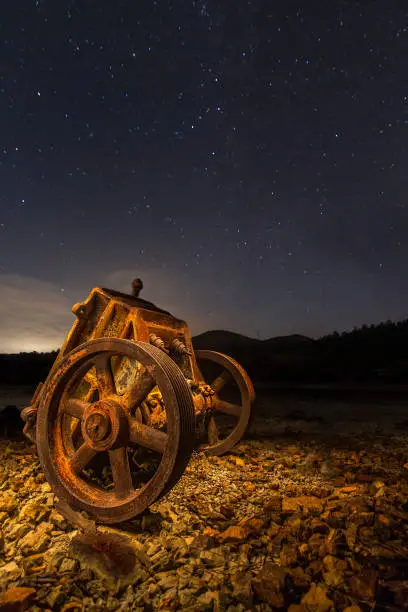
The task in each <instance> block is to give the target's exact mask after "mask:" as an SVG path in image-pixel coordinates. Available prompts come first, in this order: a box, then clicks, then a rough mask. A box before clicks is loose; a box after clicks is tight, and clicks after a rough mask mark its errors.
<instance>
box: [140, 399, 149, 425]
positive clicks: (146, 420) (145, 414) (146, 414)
mask: <svg viewBox="0 0 408 612" xmlns="http://www.w3.org/2000/svg"><path fill="white" fill-rule="evenodd" d="M140 408H141V411H142V415H143V420H144V424H145V425H149V423H150V410H149V408H148V407H147V405H146V402H142V405H141V406H140Z"/></svg>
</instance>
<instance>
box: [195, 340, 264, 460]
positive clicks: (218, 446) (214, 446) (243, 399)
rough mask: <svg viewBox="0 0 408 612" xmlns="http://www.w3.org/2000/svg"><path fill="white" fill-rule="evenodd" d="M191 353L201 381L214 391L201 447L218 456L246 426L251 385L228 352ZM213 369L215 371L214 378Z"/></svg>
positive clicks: (250, 400)
mask: <svg viewBox="0 0 408 612" xmlns="http://www.w3.org/2000/svg"><path fill="white" fill-rule="evenodd" d="M195 356H196V360H197V363H198V367H199V369H200V371H201V374H202V376H203V377H204V380H206V382H208V383H209V385H210V387H211V389H212V390H213V391H214V395H212V396H211V404H212V410H211V412H210V415H209V418H207V419H206V422H205V437H206V441H205V442H204V444H202V446H201V450H203V451H204V452H205V453H207V454H208V455H222V454H223V453H226V452H228V451H229V450H231V448H232V447H233V446H234V445H235V444H237V442H239V440H241V438H242V437H243V436H244V434H245V432H246V430H247V428H248V426H249V423H250V417H251V404H252V403H253V401H254V399H255V391H254V387H253V385H252V382H251V379H250V378H249V376H248V374H247V373H246V371H245V370H244V368H243V367H242V366H241V365H240V364H239V363H237V362H236V361H235V360H234V359H232V358H231V357H228V355H224V354H223V353H218V352H216V351H196V352H195ZM204 362H213V363H212V364H205V363H204ZM214 364H216V366H214ZM208 365H209V367H208ZM206 366H207V367H206ZM217 366H218V367H217ZM206 370H207V372H208V373H207V372H206ZM214 370H217V371H218V373H217V374H216V375H215V378H214ZM210 376H212V378H211V379H210ZM206 377H207V379H206ZM210 380H212V382H210Z"/></svg>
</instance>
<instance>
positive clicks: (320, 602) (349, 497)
mask: <svg viewBox="0 0 408 612" xmlns="http://www.w3.org/2000/svg"><path fill="white" fill-rule="evenodd" d="M297 417H299V415H297ZM291 422H292V425H291V426H290V427H289V426H286V427H285V428H284V430H282V431H280V432H279V433H277V434H276V435H274V437H273V438H269V439H268V438H265V437H264V435H265V430H266V429H267V427H266V426H265V424H264V425H263V428H262V427H261V428H260V430H261V434H258V435H257V436H255V437H252V439H251V438H249V439H248V440H246V441H245V442H244V443H241V444H240V445H238V446H237V447H236V448H235V449H234V451H233V452H232V453H230V454H229V455H227V456H224V457H222V458H217V457H206V456H204V455H199V454H197V455H195V456H194V457H193V459H192V461H191V463H190V466H189V467H188V469H187V470H186V473H185V475H184V476H183V478H182V479H181V480H180V482H179V483H178V485H177V486H176V487H175V488H174V489H173V490H172V491H171V492H170V494H169V495H168V496H167V497H165V498H164V499H163V500H161V501H160V502H158V503H156V504H155V505H154V506H152V508H151V512H149V513H147V514H146V515H145V516H143V517H141V518H138V519H137V520H134V521H131V522H129V523H127V524H126V525H124V526H123V527H122V528H121V529H110V528H109V529H107V528H102V527H100V528H99V529H98V531H99V536H93V535H92V534H88V535H86V534H85V535H84V534H82V533H79V532H78V530H74V529H73V528H72V527H71V526H70V525H69V524H68V523H67V521H66V520H65V519H64V517H63V516H62V515H61V514H60V513H59V512H58V511H57V510H56V509H55V506H54V504H55V498H54V495H53V493H52V491H51V489H50V487H49V485H48V483H47V482H46V481H45V478H44V476H43V474H42V471H41V468H40V465H39V463H38V460H37V457H36V454H35V448H34V447H33V446H32V445H30V444H29V443H26V442H24V441H21V440H18V441H13V442H10V441H2V442H0V598H1V599H0V610H2V611H4V610H23V609H29V610H32V611H34V612H35V611H39V610H62V611H64V612H67V611H70V612H71V611H76V610H87V611H88V610H89V611H91V610H135V611H136V610H137V611H138V610H140V611H142V610H152V611H153V610H179V609H183V610H191V611H192V610H197V611H199V610H203V611H205V610H214V611H223V610H225V611H228V612H244V611H249V610H257V611H259V612H267V611H269V610H276V609H282V610H289V611H290V612H302V611H305V612H306V611H317V612H326V611H331V610H347V612H358V611H359V610H362V611H364V610H367V611H368V610H390V611H392V610H404V609H408V432H407V431H406V430H404V427H405V426H406V424H405V425H404V424H401V426H400V427H395V428H394V429H395V431H394V432H393V433H392V432H391V433H390V432H387V434H386V435H385V434H384V433H382V432H379V431H375V430H371V429H369V430H368V431H366V432H365V433H361V432H359V433H358V434H350V433H348V434H347V436H345V435H342V434H341V433H339V432H336V435H334V434H332V433H330V434H329V433H328V432H327V429H326V431H324V429H325V428H324V426H323V427H322V431H321V432H320V433H319V432H317V433H311V432H310V431H309V432H308V433H306V434H305V433H302V431H300V430H299V429H296V427H294V426H293V422H294V421H293V418H292V421H291ZM331 431H333V430H331ZM262 432H263V433H262Z"/></svg>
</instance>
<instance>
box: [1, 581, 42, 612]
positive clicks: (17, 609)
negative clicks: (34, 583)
mask: <svg viewBox="0 0 408 612" xmlns="http://www.w3.org/2000/svg"><path fill="white" fill-rule="evenodd" d="M35 593H36V591H35V589H33V588H30V587H13V588H11V589H8V590H7V591H6V592H5V593H4V595H3V597H2V598H1V599H0V612H22V611H23V610H27V609H28V606H29V605H30V602H31V601H32V600H33V598H34V595H35Z"/></svg>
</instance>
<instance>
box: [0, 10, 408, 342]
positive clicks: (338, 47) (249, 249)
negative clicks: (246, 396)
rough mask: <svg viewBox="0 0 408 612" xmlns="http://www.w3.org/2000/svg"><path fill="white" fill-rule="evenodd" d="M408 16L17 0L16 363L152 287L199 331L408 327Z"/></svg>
mask: <svg viewBox="0 0 408 612" xmlns="http://www.w3.org/2000/svg"><path fill="white" fill-rule="evenodd" d="M404 4H405V3H403V2H399V3H398V2H396V3H391V2H389V0H387V1H376V0H371V1H370V2H345V1H343V2H336V1H332V2H326V1H325V2H323V1H321V2H316V1H310V2H304V3H301V2H297V3H292V2H289V1H287V2H271V1H266V0H265V1H264V2H262V1H261V0H251V1H247V2H243V1H242V0H235V2H227V1H225V0H224V1H222V0H220V1H218V2H215V1H210V0H208V1H207V2H206V1H204V0H202V1H197V2H192V1H186V2H184V1H182V0H180V1H179V2H171V1H164V0H163V1H159V0H157V1H156V2H154V1H152V0H148V1H143V0H138V1H137V2H136V1H131V0H128V1H120V0H115V1H114V2H113V1H109V2H107V1H104V0H99V1H91V0H89V1H85V0H82V1H71V2H66V1H63V0H58V1H56V0H37V1H35V0H30V1H29V0H17V1H16V2H7V3H4V5H3V7H2V12H1V18H0V130H1V132H0V133H1V140H0V185H1V187H0V297H1V300H0V352H1V351H3V352H6V351H10V352H18V351H21V350H34V349H36V350H48V349H50V348H54V347H57V346H58V345H59V343H60V342H61V341H62V340H63V338H64V336H65V335H66V333H67V331H68V329H69V328H70V326H71V324H72V322H73V320H74V317H73V315H72V313H71V306H72V304H73V303H74V302H76V301H80V300H83V299H85V298H86V296H87V294H88V292H89V290H90V289H91V288H92V287H93V286H96V285H105V286H110V287H111V288H116V289H120V290H130V283H131V280H132V279H133V278H134V277H136V276H140V277H141V278H142V279H143V281H144V285H145V287H144V290H143V292H142V294H141V297H144V298H145V299H149V300H151V301H154V302H156V303H157V304H158V305H159V306H161V307H163V308H165V309H168V310H170V311H171V312H173V314H175V315H176V316H179V317H180V318H183V319H185V320H187V321H188V322H189V323H190V325H191V328H192V332H193V333H199V332H202V331H205V330H208V329H218V328H224V329H230V330H232V331H237V332H240V333H244V334H247V335H251V336H254V337H260V338H266V337H270V336H275V335H282V334H289V333H304V334H307V335H310V336H313V337H318V336H320V335H322V334H325V333H329V332H331V331H333V330H335V329H336V330H338V331H343V330H347V329H352V328H353V327H354V326H359V325H361V324H363V323H378V322H380V321H382V320H386V319H393V320H397V319H403V318H406V317H407V316H408V308H407V303H408V283H407V279H406V262H407V255H408V236H407V232H408V208H407V193H408V129H407V128H408V68H407V66H408V43H407V41H408V31H407V29H408V8H407V7H405V8H393V7H398V6H400V7H403V6H404Z"/></svg>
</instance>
